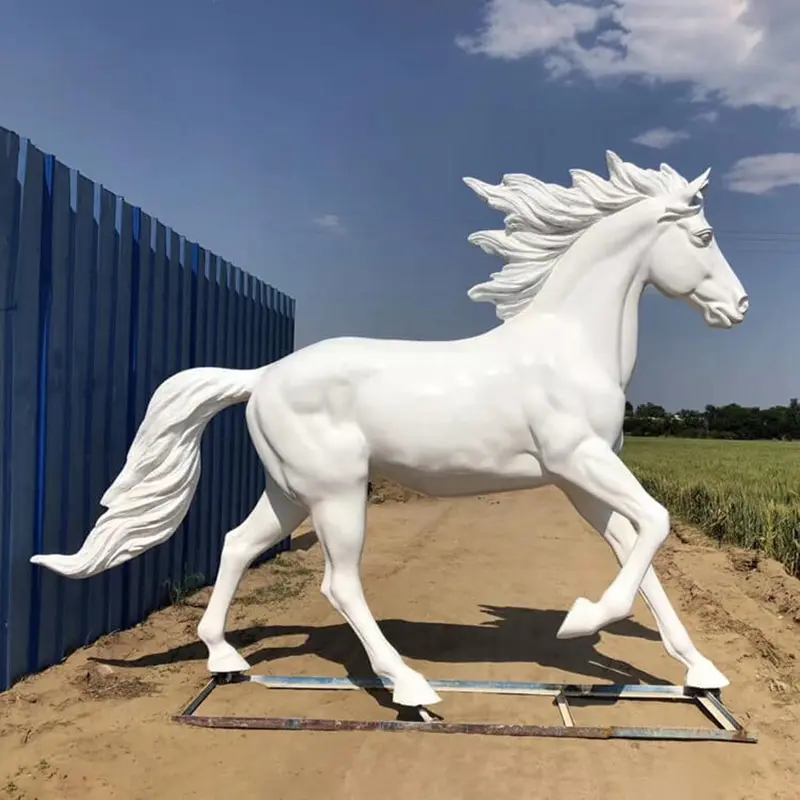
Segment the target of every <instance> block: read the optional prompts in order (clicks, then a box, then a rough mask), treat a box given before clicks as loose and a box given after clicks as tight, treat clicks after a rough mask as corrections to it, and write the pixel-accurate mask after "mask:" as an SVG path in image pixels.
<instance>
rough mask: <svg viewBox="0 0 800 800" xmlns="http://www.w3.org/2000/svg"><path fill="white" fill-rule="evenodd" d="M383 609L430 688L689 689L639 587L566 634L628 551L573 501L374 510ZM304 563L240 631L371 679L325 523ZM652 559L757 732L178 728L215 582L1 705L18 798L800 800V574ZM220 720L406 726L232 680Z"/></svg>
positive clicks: (216, 699) (495, 702)
mask: <svg viewBox="0 0 800 800" xmlns="http://www.w3.org/2000/svg"><path fill="white" fill-rule="evenodd" d="M369 523H370V531H369V536H368V542H367V553H366V557H365V562H364V583H365V587H366V592H367V596H368V599H369V601H370V604H371V606H372V609H373V611H374V613H375V615H376V617H377V618H378V619H379V620H380V621H381V624H382V626H383V628H384V630H385V632H386V634H387V636H388V637H389V639H390V640H391V641H392V642H393V643H394V644H395V645H396V646H397V648H398V649H399V650H400V652H401V653H403V654H404V655H405V656H406V657H407V658H408V660H409V661H410V662H411V663H412V664H414V665H415V666H416V667H417V668H419V669H421V670H422V671H423V672H424V673H425V674H426V675H427V676H428V677H430V678H463V679H477V680H480V679H492V680H501V679H508V680H534V681H577V682H584V683H589V682H610V683H612V682H680V681H681V680H682V678H683V674H682V669H681V667H680V666H679V665H678V664H677V663H675V662H674V661H672V659H670V658H669V657H668V656H667V655H666V654H665V653H664V651H663V648H662V646H661V644H660V642H659V640H658V636H657V634H656V633H655V624H654V622H653V620H652V619H651V617H650V616H649V613H648V612H647V610H646V608H645V607H644V605H643V603H642V602H641V600H637V609H636V615H635V617H634V619H632V620H630V621H627V622H625V623H622V624H618V625H616V626H614V627H613V629H612V630H610V631H607V632H603V633H602V634H601V635H599V636H597V637H594V638H593V639H586V640H573V641H567V642H561V641H558V640H556V639H555V632H556V630H557V629H558V626H559V624H560V623H561V620H562V619H563V616H564V614H565V612H566V609H568V608H569V606H570V604H571V603H572V601H573V600H574V598H575V597H576V596H578V595H587V596H589V597H595V598H596V597H597V596H599V593H600V592H601V591H602V590H603V588H604V587H605V586H606V584H607V583H608V581H609V580H610V578H611V577H612V576H613V574H614V571H615V569H616V562H615V561H614V560H613V557H612V555H611V552H610V550H608V548H607V546H606V545H605V544H604V543H603V542H602V540H601V539H600V538H599V537H598V536H596V535H595V534H593V533H591V532H590V531H589V529H588V528H587V527H586V526H585V525H584V524H583V523H582V522H581V521H580V520H579V519H578V517H577V515H576V514H575V513H574V512H573V511H572V509H571V508H570V507H569V506H568V505H567V503H566V502H565V500H564V499H563V497H562V496H561V495H560V494H559V493H558V492H557V491H555V490H543V491H540V492H538V493H519V494H512V495H507V496H504V497H494V498H471V499H466V500H459V501H452V502H451V501H433V500H431V501H428V500H423V501H412V502H407V503H386V504H383V505H376V506H372V507H371V508H370V520H369ZM296 544H297V547H298V549H297V550H296V551H295V552H292V553H287V554H284V555H282V556H281V557H279V559H278V560H277V561H276V562H273V563H270V564H266V565H264V566H262V567H260V568H258V569H256V570H253V571H251V572H250V573H249V574H248V575H247V577H246V578H245V581H244V582H243V584H242V587H241V589H240V592H239V596H238V597H239V599H238V600H237V602H236V604H235V605H234V608H233V611H232V615H231V619H230V621H229V629H230V630H231V631H232V632H233V633H232V636H231V639H232V641H233V642H234V643H235V644H236V645H237V646H240V647H242V648H243V649H244V652H245V654H246V655H247V656H248V657H249V658H250V661H251V664H253V665H254V671H255V672H257V673H273V674H296V675H331V676H337V675H342V676H343V675H346V674H348V673H349V674H354V675H368V674H369V672H368V669H367V667H366V662H365V659H364V656H363V654H362V652H361V648H360V645H359V644H358V643H357V640H356V639H355V637H354V636H353V635H352V634H351V633H350V631H349V629H348V628H346V627H345V626H344V624H343V622H342V621H341V619H340V618H339V617H338V616H337V614H336V613H335V612H334V611H333V610H332V609H331V608H330V606H329V605H328V603H327V601H326V600H325V599H324V598H323V597H322V596H321V595H320V593H319V591H318V586H319V581H320V577H321V571H322V559H321V554H320V552H319V546H318V545H317V544H316V542H315V538H314V535H313V533H312V532H310V530H309V529H308V527H306V528H303V529H301V531H300V532H299V534H298V536H297V539H296ZM658 564H659V567H660V572H661V575H662V577H663V578H664V582H665V585H666V588H667V591H668V593H669V595H670V597H671V598H672V599H673V601H674V602H675V603H676V605H677V607H678V608H679V610H680V612H681V614H682V617H683V619H684V621H685V623H686V625H687V627H688V628H689V630H690V632H691V633H692V634H693V636H694V637H695V639H696V641H697V643H698V645H699V646H700V647H701V649H702V650H703V651H704V652H706V653H707V654H708V655H709V657H710V658H712V659H713V660H714V661H715V662H716V663H717V665H718V666H719V667H720V668H721V669H722V670H723V671H724V672H726V674H727V675H728V677H729V678H730V679H731V682H732V685H731V687H729V688H728V689H726V690H725V693H724V698H725V701H726V703H727V704H728V705H729V707H730V708H731V709H732V710H733V711H734V713H735V714H736V715H737V716H738V717H739V718H740V719H741V720H744V721H745V722H746V723H747V724H748V726H752V727H753V728H754V729H755V730H757V732H758V734H759V736H760V742H759V744H756V745H744V744H719V743H699V744H698V743H691V744H688V743H687V744H684V743H661V742H640V743H637V742H627V741H578V740H564V741H559V740H550V739H515V738H482V737H478V736H464V735H455V736H438V735H433V734H390V733H375V732H373V733H306V732H265V731H246V732H245V731H224V730H220V731H213V730H202V729H191V728H185V727H182V726H179V725H177V724H175V723H173V722H171V721H170V719H169V716H170V714H173V713H176V712H177V711H179V709H180V708H181V707H182V705H184V704H185V703H186V702H187V701H188V700H189V699H190V698H191V697H192V695H193V694H194V693H196V691H197V690H198V689H199V688H200V687H201V686H202V685H203V684H204V682H205V680H206V674H205V671H204V657H205V653H204V650H203V649H202V648H201V647H200V646H198V644H197V642H196V637H195V633H194V628H195V625H196V623H197V620H198V619H199V616H200V614H201V613H202V608H203V606H204V605H205V602H206V600H207V597H208V593H207V590H206V591H203V592H201V593H199V594H197V595H194V596H193V597H191V598H190V599H189V600H188V601H187V602H186V603H184V604H180V605H175V606H172V607H170V608H168V609H166V610H164V611H162V612H159V613H157V614H154V615H152V616H151V618H150V619H149V620H147V621H146V622H145V623H143V624H142V625H140V626H138V627H137V628H135V629H134V630H131V631H127V632H124V633H121V634H118V635H114V636H110V637H106V638H105V639H104V640H102V641H101V642H98V643H97V644H96V645H94V646H93V647H91V648H87V649H85V650H82V651H80V652H78V653H75V654H73V655H72V656H71V657H70V658H69V659H67V661H66V662H65V663H63V664H61V665H59V666H58V667H55V668H53V669H50V670H48V671H46V672H45V673H43V674H41V675H38V676H36V677H33V678H31V679H28V680H25V681H23V682H22V683H20V684H18V685H17V686H16V687H15V688H13V689H12V690H11V691H9V692H7V693H5V695H2V696H0V798H2V797H3V796H4V793H5V796H6V797H9V798H16V799H19V798H26V800H27V799H28V798H38V799H39V800H49V798H58V800H73V798H86V799H87V800H88V799H89V798H103V799H104V800H105V799H106V798H125V800H139V799H140V798H142V799H143V798H180V799H181V800H184V799H185V800H189V798H202V799H203V800H217V799H219V800H232V799H233V798H235V799H236V800H250V798H253V799H255V798H259V800H262V799H263V798H267V797H268V798H274V799H275V800H278V799H279V798H280V799H281V800H310V799H311V798H325V799H326V800H362V798H363V799H364V800H367V798H369V800H372V798H376V797H378V798H380V799H381V800H394V798H398V799H399V798H412V799H413V800H416V798H425V800H462V799H463V800H472V799H473V798H475V800H477V799H478V798H481V799H483V798H487V797H490V798H506V797H508V798H536V800H549V798H553V800H556V799H558V800H561V798H570V800H582V799H583V798H603V799H604V800H605V799H606V798H614V800H626V799H627V798H631V800H633V799H634V798H636V800H639V799H640V798H644V797H647V798H648V799H649V800H659V799H660V798H704V800H712V798H725V800H734V799H735V798H742V799H744V798H747V800H761V798H782V799H785V800H790V799H791V800H796V798H798V797H800V742H799V741H798V740H799V739H800V694H798V691H797V688H798V687H800V659H798V654H800V600H799V599H800V588H799V587H800V584H798V582H797V581H794V580H793V579H790V578H788V577H787V576H786V575H785V574H784V573H783V572H782V571H781V570H780V568H778V567H777V566H776V565H774V564H772V563H771V562H761V563H758V562H757V561H756V560H754V559H753V558H752V556H749V555H746V554H745V555H743V554H741V553H732V552H724V551H721V550H718V549H716V548H714V547H711V546H708V545H707V544H706V543H705V542H704V540H702V539H701V538H699V537H696V536H693V535H691V534H687V533H685V532H684V533H681V532H678V534H677V535H674V536H672V537H670V541H669V543H668V545H667V546H666V547H665V549H664V551H663V552H662V553H661V554H660V555H659V560H658ZM436 710H437V711H438V712H439V713H442V714H444V715H446V717H447V718H448V719H451V720H484V721H496V722H525V721H528V722H543V723H554V724H555V723H557V715H556V712H555V710H554V709H553V708H552V707H551V706H550V705H549V704H548V703H547V701H546V700H540V699H533V698H531V699H527V698H521V699H520V698H504V697H490V696H480V695H477V696H464V695H461V696H459V695H446V696H445V699H444V702H443V703H442V704H441V705H439V706H437V707H436ZM203 712H204V713H228V714H239V715H252V716H255V715H273V716H276V715H287V716H288V715H297V716H320V717H333V716H338V717H343V718H351V719H355V718H381V719H394V718H396V712H395V711H394V710H393V709H392V708H391V707H390V704H389V703H388V696H387V697H385V698H384V697H382V696H380V695H378V696H377V697H373V696H370V695H368V694H366V693H353V692H338V693H337V692H331V693H316V692H314V693H312V692H274V691H269V690H265V689H263V688H262V687H259V686H256V685H244V686H242V685H240V686H232V687H224V688H222V689H219V690H218V692H216V693H215V694H214V695H213V696H212V697H211V699H210V700H209V701H208V703H207V705H205V706H204V707H203ZM575 717H576V722H577V723H578V724H626V723H631V724H645V725H647V724H652V725H691V724H700V725H703V724H706V723H705V721H704V720H703V718H702V717H701V716H700V715H699V714H698V713H697V712H694V711H693V710H692V709H689V708H684V707H677V708H676V707H674V706H666V705H661V704H660V705H659V706H658V707H653V706H651V705H649V704H648V705H646V706H645V707H644V708H642V707H640V706H639V705H638V704H637V705H635V706H630V705H628V704H617V705H616V706H614V707H604V708H597V707H585V708H578V709H577V710H576V711H575Z"/></svg>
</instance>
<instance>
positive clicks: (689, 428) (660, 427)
mask: <svg viewBox="0 0 800 800" xmlns="http://www.w3.org/2000/svg"><path fill="white" fill-rule="evenodd" d="M625 433H626V435H629V436H682V437H686V438H693V439H697V438H711V439H783V440H787V441H788V440H800V405H799V404H798V400H797V398H796V397H793V398H792V399H791V400H790V401H789V405H788V406H772V408H758V407H748V406H740V405H738V404H737V403H729V404H728V405H725V406H712V405H708V406H706V407H705V410H704V411H694V410H692V409H688V408H684V409H681V410H680V411H678V413H677V414H672V413H669V412H668V411H666V410H665V409H664V407H663V406H660V405H657V404H655V403H642V404H641V405H639V406H636V408H634V407H633V405H632V404H631V403H626V404H625Z"/></svg>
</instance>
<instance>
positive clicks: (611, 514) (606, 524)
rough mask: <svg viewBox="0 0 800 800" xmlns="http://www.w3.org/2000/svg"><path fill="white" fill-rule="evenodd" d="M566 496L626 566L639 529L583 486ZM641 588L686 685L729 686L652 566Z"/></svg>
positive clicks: (719, 687)
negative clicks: (691, 633)
mask: <svg viewBox="0 0 800 800" xmlns="http://www.w3.org/2000/svg"><path fill="white" fill-rule="evenodd" d="M567 496H568V497H569V498H570V500H571V501H572V504H573V505H574V506H575V510H576V511H577V512H578V513H579V514H580V515H581V516H582V517H583V518H584V519H585V520H586V522H588V523H589V525H591V526H592V527H593V528H594V529H595V530H596V531H597V532H598V533H599V534H600V535H601V536H602V537H603V538H604V539H605V541H606V542H607V543H608V544H609V546H610V547H611V549H612V550H613V552H614V555H615V556H616V557H617V561H618V562H619V563H620V565H621V566H622V565H624V564H625V562H626V561H627V559H628V556H629V555H630V552H631V550H632V549H633V546H634V544H635V543H636V531H635V530H634V528H633V526H632V525H631V523H630V522H629V521H628V520H627V519H625V517H623V516H621V515H620V514H617V513H616V512H615V511H612V510H611V509H610V508H609V507H608V506H607V505H606V504H605V503H601V502H600V501H598V500H596V499H595V498H594V497H592V496H591V495H589V494H587V493H586V492H584V491H582V490H580V489H577V488H575V487H570V488H569V489H568V490H567ZM639 591H640V592H641V594H642V598H643V599H644V601H645V603H646V604H647V607H648V608H649V609H650V611H651V612H652V614H653V617H654V618H655V620H656V624H657V625H658V632H659V633H660V635H661V641H662V642H663V644H664V648H665V649H666V651H667V652H668V653H669V654H670V655H671V656H672V657H673V658H675V659H677V660H678V661H680V662H681V663H682V664H683V665H684V666H685V667H686V669H687V673H686V680H685V685H686V686H691V687H693V688H696V689H722V688H723V687H725V686H727V685H728V679H727V678H726V677H725V676H724V675H723V674H722V673H721V672H720V671H719V670H718V669H717V668H716V667H715V666H714V664H712V663H711V661H709V659H707V658H706V657H705V656H704V655H702V654H701V653H700V651H699V650H698V649H697V647H696V646H695V644H694V642H692V639H691V637H690V636H689V633H688V632H687V630H686V628H685V627H684V625H683V623H682V622H681V620H680V618H679V617H678V614H677V612H676V611H675V609H674V607H673V606H672V603H670V600H669V597H667V593H666V592H665V591H664V587H663V586H662V585H661V582H660V581H659V579H658V576H657V575H656V573H655V570H654V569H653V567H652V566H651V567H649V568H648V570H647V572H646V573H645V576H644V579H643V580H642V585H641V586H640V588H639Z"/></svg>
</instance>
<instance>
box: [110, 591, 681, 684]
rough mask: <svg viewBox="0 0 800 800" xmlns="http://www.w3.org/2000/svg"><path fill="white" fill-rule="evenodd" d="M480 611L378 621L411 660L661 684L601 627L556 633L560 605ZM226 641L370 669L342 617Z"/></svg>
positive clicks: (159, 656) (628, 624)
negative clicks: (565, 636)
mask: <svg viewBox="0 0 800 800" xmlns="http://www.w3.org/2000/svg"><path fill="white" fill-rule="evenodd" d="M481 610H482V611H483V612H484V613H485V614H487V615H490V617H491V618H490V619H487V620H486V622H484V623H483V624H480V625H463V624H458V623H444V622H419V621H409V620H401V619H385V620H381V621H380V623H379V624H380V626H381V629H382V630H383V632H384V634H385V635H386V638H387V639H389V641H390V642H391V643H392V644H393V645H394V646H395V647H396V648H397V650H398V651H399V652H400V653H401V654H402V655H403V656H405V657H407V658H410V659H415V660H420V661H427V662H431V663H441V664H469V663H476V664H477V663H495V664H501V663H511V662H514V663H529V664H538V665H540V666H542V667H549V668H556V669H560V670H566V671H568V672H572V673H574V674H576V675H582V676H584V677H586V678H588V679H589V681H597V680H600V681H609V682H612V683H647V684H664V683H667V681H665V680H664V679H662V678H659V677H657V676H655V675H651V674H650V673H648V672H645V671H643V670H640V669H637V668H636V667H634V666H632V665H631V664H629V663H628V662H626V661H620V660H617V659H613V658H610V657H609V656H606V655H604V654H602V653H600V652H598V650H597V644H598V643H599V641H600V636H599V634H598V635H595V636H591V637H585V638H581V639H569V640H563V641H562V640H558V639H556V632H557V631H558V628H559V626H560V625H561V623H562V621H563V619H564V613H565V612H564V611H563V610H554V609H533V608H514V607H499V606H482V607H481ZM606 630H607V632H608V633H610V634H613V635H615V636H625V637H634V638H639V639H646V640H649V641H658V640H659V636H658V633H656V632H655V631H653V630H651V629H650V628H647V627H645V626H643V625H640V624H639V623H638V622H635V621H634V620H631V619H628V620H623V621H622V622H618V623H615V624H614V625H610V626H609V627H608V628H607V629H606ZM285 636H305V637H306V638H305V641H304V642H302V643H301V644H297V645H289V646H286V645H281V644H280V643H276V644H275V645H272V646H270V645H268V644H266V643H267V641H268V640H270V639H280V637H285ZM228 641H230V643H231V644H232V645H233V646H234V647H236V648H237V649H245V650H246V652H245V656H246V658H247V660H248V661H249V662H250V664H251V666H253V667H256V666H258V665H259V664H263V663H265V662H272V661H277V660H279V659H281V658H286V657H289V656H299V655H307V654H313V655H316V656H319V657H321V658H324V659H326V660H328V661H331V662H334V663H336V664H342V665H343V666H344V667H345V668H346V669H347V673H348V675H349V676H351V677H353V676H358V677H363V676H368V675H371V674H372V671H371V669H370V666H369V662H368V661H367V658H366V654H365V653H364V651H363V648H362V646H361V644H360V642H359V641H358V639H357V638H356V636H355V634H354V633H353V632H352V631H351V630H350V628H349V627H348V626H347V625H346V624H345V623H341V624H337V625H325V626H320V627H313V626H304V625H263V626H261V625H259V626H253V627H249V628H242V629H239V630H233V631H229V632H228ZM262 643H263V644H265V646H263V647H260V648H258V649H255V650H253V648H252V646H253V645H256V644H262ZM205 658H206V649H205V646H204V645H203V644H202V642H192V643H190V644H185V645H179V646H177V647H173V648H170V649H169V650H165V651H162V652H159V653H152V654H149V655H144V656H141V657H139V658H134V659H117V660H114V659H103V658H96V659H94V660H95V661H99V662H101V663H104V664H109V665H111V666H116V667H153V666H158V665H163V664H174V663H179V662H185V661H199V660H205Z"/></svg>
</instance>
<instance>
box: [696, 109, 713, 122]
mask: <svg viewBox="0 0 800 800" xmlns="http://www.w3.org/2000/svg"><path fill="white" fill-rule="evenodd" d="M694 118H695V120H696V121H697V122H708V123H712V122H716V121H717V120H718V119H719V111H701V112H700V113H699V114H695V115H694Z"/></svg>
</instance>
